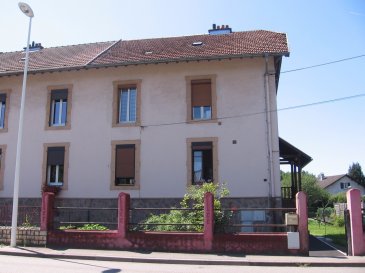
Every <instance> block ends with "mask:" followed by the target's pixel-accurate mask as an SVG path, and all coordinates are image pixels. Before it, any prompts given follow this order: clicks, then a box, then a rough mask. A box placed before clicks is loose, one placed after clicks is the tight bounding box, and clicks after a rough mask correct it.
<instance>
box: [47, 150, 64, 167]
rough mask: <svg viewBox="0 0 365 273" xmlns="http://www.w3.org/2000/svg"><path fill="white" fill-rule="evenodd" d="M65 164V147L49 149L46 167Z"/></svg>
mask: <svg viewBox="0 0 365 273" xmlns="http://www.w3.org/2000/svg"><path fill="white" fill-rule="evenodd" d="M64 162H65V147H49V148H48V151H47V165H63V164H64Z"/></svg>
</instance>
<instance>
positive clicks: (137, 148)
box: [110, 139, 141, 190]
mask: <svg viewBox="0 0 365 273" xmlns="http://www.w3.org/2000/svg"><path fill="white" fill-rule="evenodd" d="M131 144H132V145H134V180H135V182H134V185H115V171H116V151H117V150H116V149H117V146H118V145H131ZM140 155H141V141H140V140H138V139H135V140H113V141H112V142H111V164H110V171H111V174H110V190H139V189H140V166H141V162H140V161H141V156H140Z"/></svg>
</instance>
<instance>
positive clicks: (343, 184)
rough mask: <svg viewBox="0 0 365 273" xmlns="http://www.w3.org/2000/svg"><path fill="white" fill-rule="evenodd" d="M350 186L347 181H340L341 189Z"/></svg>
mask: <svg viewBox="0 0 365 273" xmlns="http://www.w3.org/2000/svg"><path fill="white" fill-rule="evenodd" d="M349 187H350V183H349V182H341V189H342V190H343V189H348V188H349Z"/></svg>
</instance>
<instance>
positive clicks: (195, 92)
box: [191, 80, 212, 107]
mask: <svg viewBox="0 0 365 273" xmlns="http://www.w3.org/2000/svg"><path fill="white" fill-rule="evenodd" d="M191 104H192V106H193V107H195V106H210V105H212V84H211V81H210V80H197V81H192V82H191Z"/></svg>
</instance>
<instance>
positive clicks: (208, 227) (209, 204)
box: [204, 192, 214, 250]
mask: <svg viewBox="0 0 365 273" xmlns="http://www.w3.org/2000/svg"><path fill="white" fill-rule="evenodd" d="M213 234H214V196H213V194H212V193H210V192H207V193H205V195H204V245H205V249H206V250H211V249H212V248H213Z"/></svg>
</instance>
